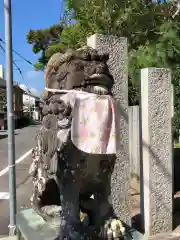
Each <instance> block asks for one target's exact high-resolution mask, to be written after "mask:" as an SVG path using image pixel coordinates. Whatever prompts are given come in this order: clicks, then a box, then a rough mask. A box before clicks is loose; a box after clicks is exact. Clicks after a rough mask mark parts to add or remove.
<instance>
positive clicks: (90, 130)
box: [61, 91, 120, 154]
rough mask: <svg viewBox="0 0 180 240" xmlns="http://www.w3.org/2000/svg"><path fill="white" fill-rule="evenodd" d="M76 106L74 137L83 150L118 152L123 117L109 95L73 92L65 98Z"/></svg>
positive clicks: (73, 140) (72, 137)
mask: <svg viewBox="0 0 180 240" xmlns="http://www.w3.org/2000/svg"><path fill="white" fill-rule="evenodd" d="M61 99H62V100H64V101H65V102H66V103H67V102H68V103H70V105H71V106H72V109H73V110H72V125H71V140H72V142H73V144H74V145H75V146H76V147H77V148H78V149H80V150H81V151H83V152H86V153H92V154H115V153H116V152H117V149H118V147H119V142H120V139H119V117H118V116H117V113H118V111H117V107H116V102H115V100H114V99H113V98H112V97H111V96H108V95H100V96H99V95H96V94H92V93H86V92H80V91H79V93H76V92H69V93H67V94H65V95H63V96H62V97H61Z"/></svg>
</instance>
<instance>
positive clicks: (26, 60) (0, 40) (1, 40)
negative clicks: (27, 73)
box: [0, 38, 43, 74]
mask: <svg viewBox="0 0 180 240" xmlns="http://www.w3.org/2000/svg"><path fill="white" fill-rule="evenodd" d="M0 42H2V43H3V44H4V45H6V43H5V41H4V40H3V39H2V38H0ZM1 47H2V46H1ZM12 51H13V52H14V53H15V54H16V55H18V56H19V57H20V58H21V59H23V60H24V61H25V62H27V63H28V64H30V65H31V66H33V67H34V64H33V63H32V62H31V61H29V60H28V59H26V58H25V57H23V56H22V55H21V54H20V53H18V52H17V51H16V50H14V49H12ZM41 71H43V70H41ZM21 74H22V73H21Z"/></svg>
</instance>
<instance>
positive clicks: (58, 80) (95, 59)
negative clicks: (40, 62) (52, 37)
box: [45, 47, 114, 90]
mask: <svg viewBox="0 0 180 240" xmlns="http://www.w3.org/2000/svg"><path fill="white" fill-rule="evenodd" d="M108 58H109V56H108V55H107V54H102V55H100V54H98V52H97V51H96V50H94V49H92V48H89V47H84V48H81V49H78V50H68V51H67V52H66V53H64V54H62V53H56V54H54V55H53V56H52V57H51V58H50V60H49V62H48V64H47V67H46V72H45V81H46V88H50V89H62V90H63V89H64V90H70V89H78V88H80V89H81V88H83V89H86V87H88V86H101V87H105V88H107V89H108V90H110V89H111V88H112V85H113V83H114V81H113V77H112V76H111V74H110V73H109V69H108V65H107V60H108Z"/></svg>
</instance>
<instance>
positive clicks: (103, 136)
mask: <svg viewBox="0 0 180 240" xmlns="http://www.w3.org/2000/svg"><path fill="white" fill-rule="evenodd" d="M107 60H108V55H99V54H98V53H97V51H96V50H93V49H91V48H88V47H84V48H82V49H78V50H76V51H74V50H69V51H67V52H66V53H64V54H62V53H57V54H54V55H53V56H52V57H51V59H50V60H49V62H48V64H47V68H46V72H45V86H46V87H45V90H44V92H43V93H42V95H41V97H42V99H43V100H44V107H43V110H42V112H43V116H44V117H43V120H42V127H41V129H40V131H39V133H38V134H37V138H36V140H37V146H36V148H35V149H34V150H33V153H32V154H33V162H32V165H31V167H30V170H29V171H30V174H31V176H32V177H33V196H32V198H31V202H32V206H33V208H34V210H35V211H36V212H37V213H38V214H39V215H41V216H42V217H43V218H44V219H45V220H46V221H51V222H52V224H53V223H54V224H55V223H58V224H60V235H59V237H58V239H59V240H63V239H73V240H74V239H77V240H80V239H94V240H96V239H124V235H125V228H124V227H123V226H122V224H121V222H120V221H119V220H118V219H116V216H114V214H113V209H112V207H111V197H110V178H111V173H112V171H113V167H114V163H115V160H116V151H117V148H118V143H119V141H118V140H117V137H116V136H117V135H118V123H119V121H118V120H117V119H118V117H117V113H118V112H117V109H116V104H115V103H116V102H115V100H114V99H113V95H112V92H111V89H112V86H113V83H114V81H113V77H112V76H111V74H110V72H109V69H108V66H107V63H106V62H107Z"/></svg>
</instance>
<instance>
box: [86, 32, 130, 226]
mask: <svg viewBox="0 0 180 240" xmlns="http://www.w3.org/2000/svg"><path fill="white" fill-rule="evenodd" d="M87 45H88V46H90V47H92V48H94V49H97V50H98V52H99V53H109V55H110V56H109V62H108V66H109V68H110V71H111V74H112V75H113V77H114V81H115V84H114V88H113V94H114V97H115V99H116V101H117V104H118V108H119V113H120V119H119V126H120V136H119V141H120V145H121V147H120V151H119V152H118V153H117V160H116V164H115V167H114V171H113V174H112V179H111V196H112V205H113V208H114V212H115V214H116V215H117V217H119V218H120V219H121V220H122V221H124V222H126V223H127V224H130V222H131V211H130V205H131V204H130V202H131V201H130V199H131V197H130V161H129V146H128V72H127V70H128V68H127V66H128V65H127V64H128V63H127V60H128V58H127V39H126V38H117V37H114V36H104V35H100V34H95V35H93V36H91V37H89V38H88V39H87Z"/></svg>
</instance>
